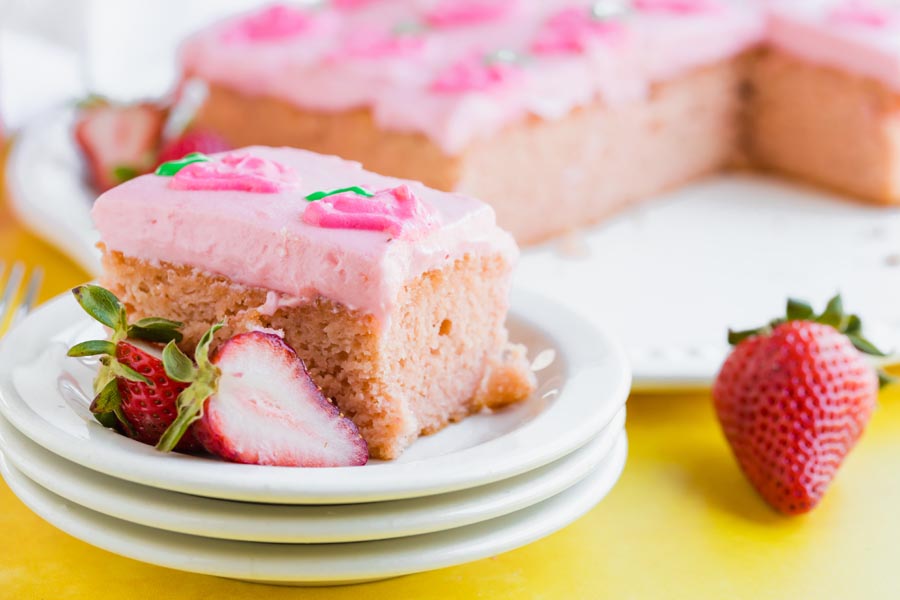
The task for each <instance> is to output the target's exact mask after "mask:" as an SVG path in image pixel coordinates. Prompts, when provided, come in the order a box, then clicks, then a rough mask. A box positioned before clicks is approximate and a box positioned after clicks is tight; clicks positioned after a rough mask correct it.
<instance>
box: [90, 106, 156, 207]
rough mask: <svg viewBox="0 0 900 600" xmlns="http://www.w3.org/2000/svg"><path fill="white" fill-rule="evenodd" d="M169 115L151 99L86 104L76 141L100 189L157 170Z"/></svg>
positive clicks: (93, 180)
mask: <svg viewBox="0 0 900 600" xmlns="http://www.w3.org/2000/svg"><path fill="white" fill-rule="evenodd" d="M167 117H168V109H166V108H164V107H161V106H158V105H156V104H152V103H149V102H145V103H141V104H132V105H116V104H111V103H109V102H106V101H102V100H99V101H94V102H91V103H90V104H88V105H86V106H84V107H82V109H81V112H80V113H79V115H78V119H77V121H76V123H75V141H76V142H77V143H78V145H79V147H80V148H81V150H82V152H83V154H84V157H85V160H86V162H87V166H88V171H89V173H90V179H91V183H92V184H93V185H94V187H96V188H97V190H98V191H101V192H103V191H106V190H108V189H110V188H113V187H115V186H117V185H119V184H120V183H123V182H124V181H127V180H129V179H131V178H133V177H137V176H138V175H143V174H144V173H149V172H150V171H151V170H152V169H153V167H154V166H155V165H156V156H157V154H158V152H159V145H160V140H161V138H162V132H163V127H164V126H165V123H166V119H167Z"/></svg>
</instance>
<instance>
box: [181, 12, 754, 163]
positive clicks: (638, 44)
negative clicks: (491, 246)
mask: <svg viewBox="0 0 900 600" xmlns="http://www.w3.org/2000/svg"><path fill="white" fill-rule="evenodd" d="M657 1H662V0H657ZM669 1H670V2H676V1H677V2H682V3H683V2H687V1H688V0H669ZM719 4H721V5H722V8H721V9H720V10H717V11H715V12H714V13H707V12H691V13H684V12H680V13H675V12H670V11H653V12H648V13H646V14H645V13H639V12H633V14H630V15H628V16H627V17H626V18H624V19H623V20H622V23H621V24H619V25H617V26H615V29H616V30H617V31H620V32H622V33H623V34H624V35H622V36H621V38H622V39H621V40H618V41H617V43H612V44H609V43H594V44H587V43H577V42H576V43H574V44H573V43H572V42H571V41H568V42H566V41H563V42H560V43H561V44H562V45H566V44H569V45H571V46H575V47H576V48H575V50H574V51H571V52H559V53H544V54H540V55H537V56H535V55H532V54H531V53H530V50H531V48H532V45H533V44H534V43H535V40H536V39H538V38H539V36H540V35H541V32H542V30H543V28H544V27H545V24H546V23H547V21H548V20H549V19H550V18H551V17H552V16H553V15H556V14H558V13H560V11H562V10H563V9H567V8H570V7H572V6H580V7H582V8H583V9H584V10H585V11H587V10H588V9H589V7H590V3H589V2H587V1H585V0H542V1H540V2H537V1H534V0H532V1H527V0H520V1H518V2H514V3H511V4H508V5H507V4H506V3H503V2H500V3H499V4H498V3H496V2H492V1H491V0H476V1H475V2H474V3H473V4H470V3H469V2H463V1H461V0H449V1H448V2H447V3H446V4H445V3H444V2H442V1H441V0H378V1H375V2H371V3H363V4H362V5H361V6H358V7H356V8H354V9H353V10H339V9H338V8H335V7H334V5H333V4H331V5H329V4H325V5H323V6H322V7H320V8H318V9H317V10H318V13H319V14H321V15H322V17H323V18H326V17H327V18H330V19H333V20H334V22H335V26H334V31H333V32H331V33H329V34H316V35H301V36H298V37H295V38H290V39H286V40H284V41H282V42H280V43H277V44H276V43H260V44H256V45H253V44H241V45H240V46H239V47H235V46H232V45H227V44H222V43H221V42H220V39H219V32H220V31H221V30H222V29H223V28H224V29H227V28H228V27H231V26H233V23H234V21H240V20H241V19H242V18H246V17H236V18H235V20H232V21H226V22H224V23H219V24H216V25H214V26H212V27H210V28H209V29H208V30H206V31H203V32H200V33H199V34H197V35H195V36H193V37H192V38H190V39H189V40H188V41H187V42H186V43H185V44H184V46H183V47H182V52H181V58H182V63H183V67H184V72H185V75H186V76H188V77H191V76H194V77H197V78H199V79H202V80H206V81H209V82H215V83H217V84H220V85H223V86H225V87H229V88H232V89H236V90H239V91H241V92H244V93H246V94H250V95H260V96H270V97H274V98H278V99H281V100H284V101H286V102H289V103H291V104H294V105H296V106H299V107H302V108H304V109H307V110H314V111H326V112H340V111H345V110H351V109H356V108H361V107H368V108H370V109H371V111H372V115H373V118H374V120H375V122H376V123H377V124H378V126H379V127H381V128H384V129H389V130H394V131H408V132H419V133H423V134H425V135H426V136H428V137H429V138H430V139H431V140H433V141H434V142H435V143H436V144H437V145H438V146H439V147H440V148H442V149H443V150H444V152H445V153H447V154H450V155H452V154H457V153H460V152H462V151H464V150H465V149H466V148H467V147H468V146H469V145H470V144H471V143H472V142H474V141H476V140H479V139H487V138H490V137H491V136H493V135H494V134H495V133H496V132H498V131H500V130H501V129H503V128H504V127H505V126H506V125H508V124H510V123H513V122H516V121H519V120H521V119H524V118H527V117H528V116H531V115H534V116H537V117H539V118H543V119H558V118H562V117H564V116H565V115H567V114H569V113H570V112H571V111H572V110H573V109H576V108H578V107H582V106H586V105H589V104H591V103H594V102H596V101H597V100H598V99H600V100H602V101H604V102H606V103H608V104H609V105H611V106H617V105H621V104H623V103H627V102H632V101H635V100H638V99H641V98H644V97H646V95H647V94H648V93H649V89H650V86H651V85H652V84H653V83H656V82H659V81H665V80H668V79H670V78H672V77H677V76H679V75H681V74H683V73H684V72H686V71H688V70H690V69H694V68H697V67H700V66H704V65H708V64H712V63H715V62H718V61H721V60H723V59H725V58H728V57H731V56H734V55H736V54H738V53H740V52H742V51H744V50H746V49H747V48H749V47H752V46H754V45H756V44H758V43H759V42H760V41H761V40H762V37H763V33H764V24H765V15H764V14H763V11H762V10H761V9H760V8H759V6H758V5H757V4H755V3H747V2H744V1H743V0H719ZM445 6H446V7H449V8H442V7H445ZM473 6H489V7H492V8H490V10H488V11H487V12H486V13H482V12H480V11H482V10H483V9H480V8H479V9H474V10H473V9H471V7H473ZM497 7H506V8H502V10H501V9H498V8H497ZM464 9H465V10H464ZM438 10H447V11H448V12H447V13H446V14H450V12H452V11H459V13H458V14H459V15H462V14H463V13H466V11H472V12H469V13H468V14H469V15H470V16H471V15H475V16H471V19H469V18H468V17H466V18H462V17H459V18H460V19H462V20H464V21H467V22H466V24H456V25H453V26H449V25H448V26H437V27H436V26H434V25H431V26H429V25H428V15H429V14H431V15H432V17H431V20H432V21H433V20H434V17H433V14H434V11H438ZM492 11H496V12H492ZM479 15H480V16H479ZM467 19H468V20H467ZM450 20H453V19H450ZM398 31H406V32H409V31H414V32H416V33H415V35H416V37H417V38H418V39H421V40H422V41H421V43H422V47H421V48H419V49H414V50H413V51H412V52H409V53H406V51H405V50H402V51H401V49H403V48H405V47H404V46H403V44H404V43H405V42H403V41H400V40H396V41H391V40H390V36H392V35H393V36H401V35H408V33H406V34H400V33H397V32H398ZM372 32H375V33H372ZM354 37H359V38H361V39H360V41H359V43H358V44H356V43H354V42H353V41H348V40H353V38H354ZM385 38H387V39H385ZM581 41H582V42H583V41H584V40H581ZM497 50H511V51H514V52H517V53H519V54H522V55H527V57H526V58H527V60H525V61H523V62H522V64H521V65H519V64H517V65H515V66H513V67H508V66H502V67H498V68H497V70H498V71H500V72H502V73H503V74H502V75H500V77H495V75H497V73H491V69H488V70H487V73H485V72H484V71H483V70H481V69H473V70H472V73H473V75H476V76H475V77H466V76H463V77H455V75H456V73H454V65H458V64H460V63H462V62H465V61H466V60H470V61H471V58H470V57H472V56H473V55H476V54H478V55H484V54H490V53H493V52H495V51H497ZM336 57H338V58H340V60H335V58H336ZM470 66H474V64H472V63H471V62H470ZM451 74H453V75H454V76H452V77H451ZM485 74H487V75H488V77H482V75H485ZM439 75H443V76H445V77H446V78H447V79H445V81H447V82H448V83H446V84H445V83H441V84H435V80H436V79H443V77H439ZM509 75H511V76H512V79H514V80H515V82H514V83H515V84H514V85H496V84H494V83H492V82H494V81H496V80H497V79H500V80H502V81H506V80H508V79H509ZM450 79H453V80H454V83H453V84H449V81H450ZM466 81H470V82H477V81H480V82H481V83H474V84H471V85H470V84H468V83H466ZM485 83H486V84H485ZM451 89H452V90H453V92H452V93H448V91H449V90H451Z"/></svg>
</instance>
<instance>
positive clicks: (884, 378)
mask: <svg viewBox="0 0 900 600" xmlns="http://www.w3.org/2000/svg"><path fill="white" fill-rule="evenodd" d="M896 383H900V377H895V376H894V375H891V374H890V373H888V372H887V371H885V370H883V369H878V387H879V389H884V388H886V387H887V386H889V385H894V384H896Z"/></svg>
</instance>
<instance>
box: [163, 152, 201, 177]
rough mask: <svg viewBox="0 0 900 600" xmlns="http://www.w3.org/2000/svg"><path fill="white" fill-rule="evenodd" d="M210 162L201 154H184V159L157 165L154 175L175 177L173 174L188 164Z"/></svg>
mask: <svg viewBox="0 0 900 600" xmlns="http://www.w3.org/2000/svg"><path fill="white" fill-rule="evenodd" d="M210 160H212V159H211V158H210V157H208V156H207V155H205V154H203V153H202V152H191V153H190V154H186V155H185V156H184V157H182V158H179V159H178V160H170V161H168V162H164V163H163V164H161V165H159V166H158V167H157V168H156V174H157V175H161V176H163V177H172V176H173V175H175V173H177V172H178V171H180V170H182V169H183V168H185V167H186V166H188V165H190V164H193V163H198V162H209V161H210Z"/></svg>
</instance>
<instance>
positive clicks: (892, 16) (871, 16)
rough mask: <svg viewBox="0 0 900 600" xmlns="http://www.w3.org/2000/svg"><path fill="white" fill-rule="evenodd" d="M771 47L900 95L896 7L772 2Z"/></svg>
mask: <svg viewBox="0 0 900 600" xmlns="http://www.w3.org/2000/svg"><path fill="white" fill-rule="evenodd" d="M769 36H770V41H771V43H772V45H773V46H775V47H776V48H779V49H781V50H783V51H785V52H788V53H790V54H793V55H795V56H798V57H800V58H803V59H805V60H809V61H810V62H815V63H818V64H823V65H827V66H831V67H836V68H838V69H841V70H844V71H849V72H851V73H858V74H860V75H865V76H867V77H872V78H875V79H877V80H879V81H881V82H883V83H884V84H885V85H887V86H888V87H890V88H892V89H895V90H897V91H900V4H897V3H894V4H893V5H891V4H890V3H889V2H879V1H878V0H841V1H839V2H834V1H831V2H823V1H821V0H791V2H773V4H772V16H771V25H770V33H769Z"/></svg>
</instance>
